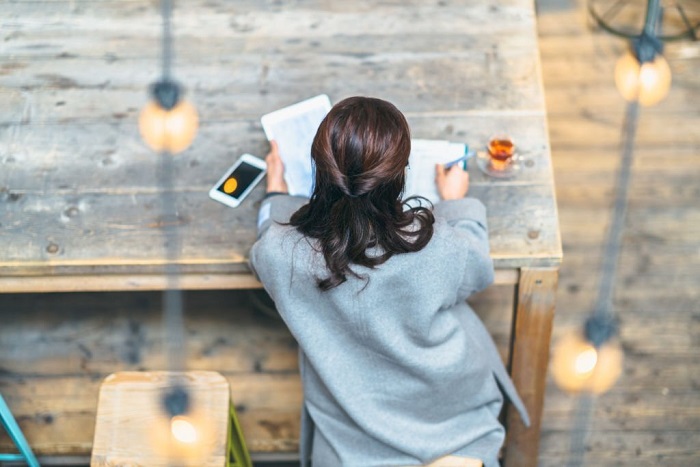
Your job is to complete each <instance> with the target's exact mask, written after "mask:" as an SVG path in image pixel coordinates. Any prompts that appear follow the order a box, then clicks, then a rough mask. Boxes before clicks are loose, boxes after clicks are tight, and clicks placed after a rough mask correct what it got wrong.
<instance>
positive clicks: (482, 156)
mask: <svg viewBox="0 0 700 467" xmlns="http://www.w3.org/2000/svg"><path fill="white" fill-rule="evenodd" d="M518 159H519V158H518V154H517V153H515V154H513V159H512V160H511V163H510V165H509V166H508V167H507V168H506V169H504V170H495V169H494V168H493V167H492V166H491V160H490V159H489V156H488V153H486V152H482V151H477V153H476V165H477V167H479V169H480V170H481V171H482V172H484V173H485V174H486V175H488V176H489V177H494V178H511V177H514V176H515V175H517V174H518V172H520V164H519V163H518Z"/></svg>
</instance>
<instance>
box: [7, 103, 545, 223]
mask: <svg viewBox="0 0 700 467" xmlns="http://www.w3.org/2000/svg"><path fill="white" fill-rule="evenodd" d="M261 115H262V113H260V114H258V115H257V116H256V117H255V118H250V119H244V118H242V119H237V120H233V121H226V122H211V123H209V124H202V126H201V128H200V131H199V135H198V136H197V138H196V140H195V142H194V144H193V146H192V147H191V149H189V150H188V151H186V152H185V153H182V154H178V155H176V156H174V159H173V165H174V172H175V177H174V182H173V183H174V188H175V189H176V190H177V191H182V192H200V193H204V194H205V195H206V191H208V190H209V188H210V187H211V186H212V185H213V184H214V183H216V181H217V180H218V178H219V177H220V176H221V173H223V172H224V171H225V170H226V169H228V168H229V167H230V166H231V164H233V162H234V161H235V160H236V159H237V158H238V157H239V155H240V154H241V153H244V152H249V153H251V154H255V155H258V156H259V157H264V155H265V154H266V153H267V151H268V150H269V144H268V143H267V140H266V139H265V135H264V132H263V130H262V127H261V125H260V120H259V118H260V116H261ZM486 117H488V118H486ZM408 120H409V123H410V126H411V132H412V136H413V137H414V138H425V139H448V140H452V141H460V142H465V143H467V144H469V145H470V147H472V148H474V149H477V150H481V151H483V150H484V148H485V145H486V143H487V141H488V139H489V138H490V137H491V136H492V135H493V134H495V133H498V132H508V133H509V134H511V135H512V137H513V139H514V141H515V142H516V144H517V147H518V151H519V156H520V157H522V159H523V160H522V171H521V172H520V173H519V174H518V177H517V179H516V180H517V181H518V182H519V183H528V182H530V183H547V182H548V181H549V180H551V171H552V169H551V161H550V156H549V147H548V145H547V143H546V138H547V127H546V121H545V116H544V114H543V113H541V112H540V113H537V112H535V113H532V114H521V113H518V112H515V113H513V114H504V113H495V114H494V113H490V114H489V115H488V116H487V115H485V114H482V113H479V112H476V113H473V114H472V113H468V112H467V113H465V114H462V113H456V114H450V113H447V114H440V113H435V114H430V115H422V114H409V115H408ZM0 143H4V145H5V147H6V148H7V149H6V151H7V152H6V153H4V154H3V156H4V157H0V168H2V170H1V171H0V196H3V197H4V196H10V194H14V195H21V194H23V193H29V192H40V193H47V192H51V193H56V194H58V195H61V196H63V197H67V195H76V196H77V195H78V194H79V193H106V194H115V195H119V194H123V195H128V194H132V193H159V192H161V189H160V188H159V187H158V185H157V184H155V183H154V180H157V170H158V164H159V160H160V159H159V156H158V155H157V154H154V153H153V151H151V150H150V149H149V148H147V147H146V146H145V144H144V143H143V142H142V141H141V138H140V136H139V134H138V129H137V121H136V117H135V116H134V118H133V119H130V118H124V119H121V120H119V121H118V122H117V123H114V124H111V123H105V122H95V123H93V124H87V123H85V124H83V123H66V124H65V125H27V126H25V125H19V126H13V127H9V128H7V129H3V130H0ZM471 165H472V170H471V184H472V185H480V184H502V183H503V180H498V179H491V178H490V177H487V176H486V175H484V174H483V173H481V172H480V171H479V170H476V169H477V168H476V164H475V163H472V164H471ZM84 173H90V174H91V176H90V177H89V178H88V179H86V177H83V176H81V174H84ZM8 192H9V193H8ZM8 201H16V200H15V199H12V198H10V199H8ZM249 204H250V203H248V202H246V203H245V204H244V205H242V206H241V207H239V208H238V211H241V209H243V208H245V207H246V205H249ZM8 206H9V205H8ZM159 206H160V205H156V206H154V208H157V207H159ZM8 209H9V208H8Z"/></svg>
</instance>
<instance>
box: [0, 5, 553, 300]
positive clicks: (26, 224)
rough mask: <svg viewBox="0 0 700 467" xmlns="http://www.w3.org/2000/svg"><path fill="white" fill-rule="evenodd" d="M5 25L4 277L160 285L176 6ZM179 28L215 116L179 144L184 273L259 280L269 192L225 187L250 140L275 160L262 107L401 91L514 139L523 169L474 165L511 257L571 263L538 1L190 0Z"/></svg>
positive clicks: (432, 115) (10, 11)
mask: <svg viewBox="0 0 700 467" xmlns="http://www.w3.org/2000/svg"><path fill="white" fill-rule="evenodd" d="M3 23H4V27H3V32H2V35H3V40H2V41H0V57H1V59H0V291H8V292H9V291H29V290H79V289H80V284H76V282H77V283H79V282H80V281H82V280H88V279H89V278H95V277H97V278H100V285H99V288H101V289H122V288H124V289H129V288H139V287H142V288H149V285H148V284H147V283H146V282H139V280H140V279H139V278H140V277H151V278H152V277H160V276H162V274H163V272H164V264H165V263H166V255H165V248H164V246H163V243H164V240H163V234H162V231H161V228H160V226H161V219H162V217H163V215H162V211H161V195H162V189H161V187H160V186H159V184H158V173H157V169H158V157H159V156H158V155H156V154H154V153H153V152H152V151H151V150H149V149H148V148H147V147H146V146H145V144H144V143H143V142H142V141H141V139H140V136H139V134H138V128H137V120H138V113H139V110H140V109H141V108H142V107H143V105H144V104H145V103H146V102H147V99H148V95H147V87H148V86H149V84H151V83H152V82H153V81H155V80H156V79H157V78H158V74H159V70H160V46H161V43H160V35H161V22H160V17H159V11H158V9H157V8H156V7H155V6H154V2H151V1H148V0H133V1H132V0H130V1H118V0H108V1H103V2H92V1H81V0H75V1H67V0H66V1H62V0H56V1H51V2H38V3H37V2H17V3H10V4H7V5H5V6H4V7H3ZM173 26H174V37H175V62H174V75H175V77H176V79H177V80H178V81H180V82H181V83H182V84H183V85H184V86H185V87H186V88H187V98H188V99H190V100H191V101H192V102H193V103H194V104H195V105H196V106H197V108H198V110H199V113H200V118H201V124H200V130H199V133H198V136H197V138H196V140H195V142H194V144H193V145H192V147H191V148H190V149H188V150H187V151H186V152H184V153H182V154H179V155H176V156H174V158H175V167H176V181H175V188H174V189H175V195H176V200H177V209H178V220H179V224H178V227H177V231H178V235H179V238H180V241H181V244H182V249H181V253H180V256H179V259H178V263H179V264H180V265H181V268H182V269H181V270H182V272H183V273H184V274H185V275H190V277H199V278H206V277H210V276H211V277H213V276H219V277H232V276H240V277H249V270H248V267H247V260H246V258H247V254H248V250H249V249H250V247H251V245H252V244H253V242H254V240H255V223H256V217H257V216H256V213H257V209H258V207H259V204H260V201H261V199H262V197H263V191H264V188H263V186H262V184H261V185H260V186H258V187H257V188H256V189H255V191H254V192H253V193H252V195H251V196H249V198H248V199H246V200H245V201H244V202H243V203H242V205H241V206H240V207H238V208H236V209H232V208H229V207H226V206H224V205H222V204H219V203H217V202H215V201H213V200H211V199H210V198H209V197H208V195H207V192H208V190H209V188H210V187H211V186H212V185H213V184H214V183H215V182H216V181H217V180H218V178H219V177H220V176H221V174H222V173H223V171H224V170H226V169H227V168H228V167H229V166H230V165H231V164H232V163H233V162H234V161H235V160H236V159H237V158H238V156H239V155H240V154H242V153H244V152H250V153H253V154H256V155H258V156H261V157H262V156H264V154H265V153H266V151H267V147H268V146H267V142H266V139H265V136H264V133H263V131H262V128H261V125H260V117H261V116H262V115H263V114H265V113H267V112H270V111H272V110H275V109H278V108H280V107H284V106H286V105H289V104H292V103H294V102H297V101H300V100H303V99H305V98H308V97H311V96H314V95H316V94H321V93H325V94H328V95H329V96H330V98H331V101H332V102H333V103H335V102H338V101H339V100H341V99H343V98H345V97H348V96H352V95H371V96H375V97H380V98H383V99H386V100H389V101H391V102H393V103H394V104H396V105H397V107H398V108H399V109H401V110H402V111H403V112H404V113H405V115H406V117H407V118H408V120H409V123H410V125H411V128H412V136H413V137H415V138H435V139H449V140H452V141H459V142H465V143H467V144H469V145H470V146H471V147H473V148H477V149H480V148H482V147H483V146H484V145H485V143H486V141H487V140H488V138H489V136H490V135H492V134H494V133H502V132H505V133H508V134H510V135H511V136H512V137H513V139H514V140H515V142H516V143H517V145H518V149H519V154H520V156H521V157H522V158H523V161H522V170H521V171H520V173H519V174H518V175H517V176H516V177H514V178H512V179H492V178H489V177H488V176H486V175H484V174H483V173H481V172H480V171H479V169H478V168H477V167H476V164H473V163H472V164H471V167H470V173H471V186H472V188H471V191H470V193H471V195H472V196H475V197H478V198H480V199H481V200H482V201H484V203H485V204H486V206H487V207H488V212H489V224H490V231H491V251H492V256H493V258H494V260H495V264H496V267H497V268H498V269H515V268H520V267H540V266H542V267H548V266H556V265H558V264H559V263H560V261H561V256H562V253H561V240H560V235H559V228H558V219H557V209H556V200H555V195H554V186H553V183H554V182H553V177H552V167H551V156H550V147H549V141H548V133H547V123H546V113H545V105H544V98H543V90H542V85H541V73H540V65H539V56H538V49H537V36H536V29H535V16H534V5H533V2H532V1H530V0H499V1H496V2H488V3H484V2H480V1H478V0H468V1H427V2H426V1H423V0H411V1H404V0H401V1H398V0H397V1H389V2H386V1H381V2H380V1H370V0H361V1H356V2H355V1H353V2H346V1H337V2H332V1H320V0H316V1H313V0H304V1H298V2H279V1H274V0H264V1H263V0H244V1H237V2H225V1H210V0H206V1H205V0H189V1H182V2H176V9H175V11H174V17H173ZM125 277H126V278H127V279H124V278H125ZM56 278H62V279H65V280H64V281H57V282H54V283H53V285H51V282H47V281H48V280H49V279H56ZM251 282H252V280H251ZM203 283H204V284H206V280H204V282H202V281H200V282H199V284H200V285H199V286H198V287H203V285H202V284H203ZM245 283H246V282H245V281H243V282H242V284H245ZM23 284H24V285H23ZM26 284H30V285H26ZM47 284H48V285H47ZM69 284H72V285H69ZM163 284H164V283H163V282H157V281H156V282H151V283H150V287H151V288H158V287H160V286H162V285H163ZM212 284H214V283H213V282H212ZM215 285H216V284H214V286H215ZM184 286H187V282H186V281H185V283H184ZM86 288H87V289H89V288H90V287H86Z"/></svg>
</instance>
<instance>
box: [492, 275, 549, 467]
mask: <svg viewBox="0 0 700 467" xmlns="http://www.w3.org/2000/svg"><path fill="white" fill-rule="evenodd" d="M556 290H557V269H532V268H523V269H521V273H520V283H519V284H518V289H517V295H518V301H517V304H516V307H517V308H516V310H515V313H514V315H513V316H514V318H513V320H514V323H513V336H512V338H511V339H512V340H511V353H510V369H511V376H512V378H513V383H514V384H515V387H516V388H517V390H518V393H519V394H520V397H521V398H522V400H523V403H524V404H525V407H526V408H527V411H528V415H529V418H530V426H529V427H525V425H524V424H523V421H522V419H521V418H520V415H519V414H518V412H517V411H516V410H514V409H513V408H512V407H509V408H508V411H507V417H506V418H507V426H508V434H507V437H506V446H505V463H506V464H507V465H508V466H509V467H512V466H529V465H533V463H536V461H537V458H538V450H539V441H540V430H541V425H542V408H543V405H544V391H545V381H546V376H547V363H548V360H549V352H548V348H549V341H550V336H551V332H552V319H553V317H554V301H555V299H556Z"/></svg>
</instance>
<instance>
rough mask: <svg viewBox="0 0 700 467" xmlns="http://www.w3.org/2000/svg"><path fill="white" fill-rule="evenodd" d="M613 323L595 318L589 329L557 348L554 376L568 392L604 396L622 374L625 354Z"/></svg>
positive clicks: (573, 335)
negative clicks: (616, 337)
mask: <svg viewBox="0 0 700 467" xmlns="http://www.w3.org/2000/svg"><path fill="white" fill-rule="evenodd" d="M615 333H616V328H615V327H614V324H611V321H610V320H608V322H603V320H602V319H601V318H599V317H596V316H594V317H592V318H590V319H589V320H588V321H587V322H586V329H585V330H584V331H582V330H576V331H574V332H570V333H568V334H566V335H565V336H564V337H563V338H562V339H561V340H560V341H559V342H558V343H557V345H556V346H555V348H554V354H553V357H552V364H551V369H552V376H553V377H554V381H555V382H556V383H557V385H558V386H559V387H561V388H562V389H564V390H565V391H568V392H574V393H577V392H590V393H593V394H601V393H603V392H605V391H607V390H608V389H610V388H611V387H612V386H613V385H614V384H615V382H616V381H617V379H618V378H619V376H620V374H621V373H622V360H623V353H622V349H621V347H620V344H619V342H618V341H617V340H616V339H615V338H614V335H615Z"/></svg>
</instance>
